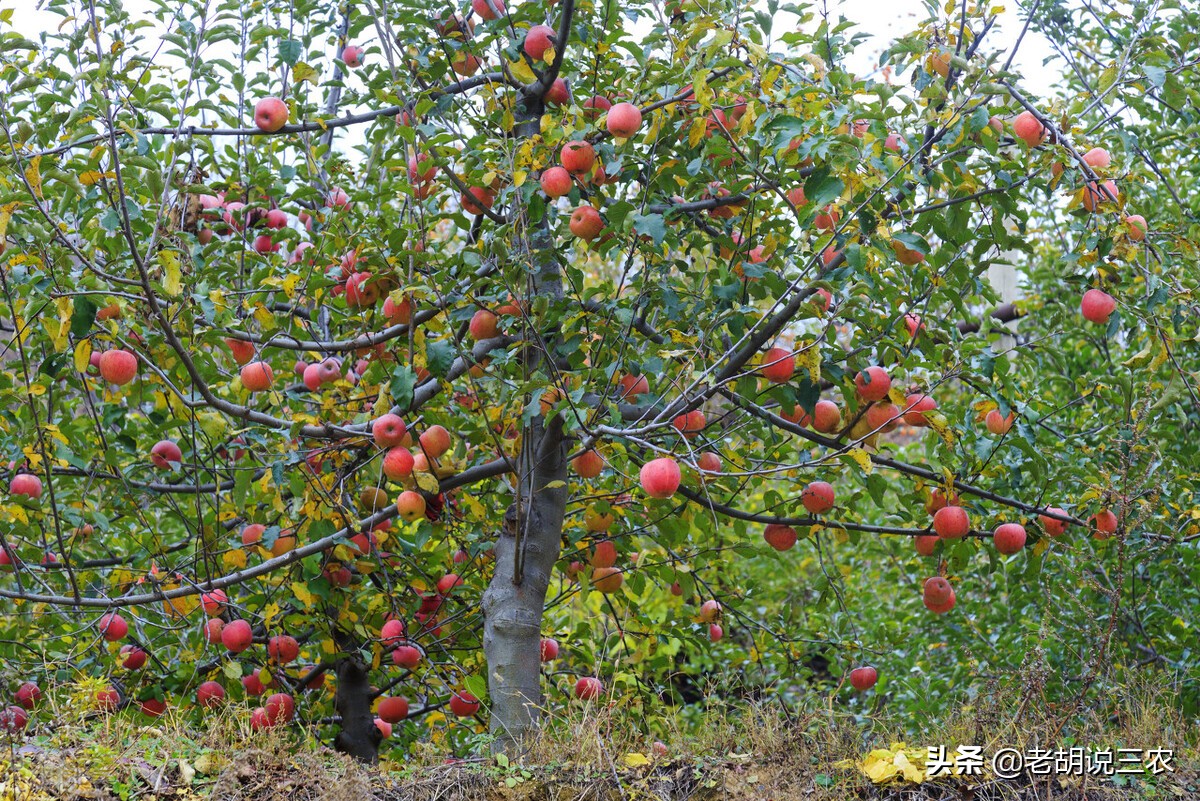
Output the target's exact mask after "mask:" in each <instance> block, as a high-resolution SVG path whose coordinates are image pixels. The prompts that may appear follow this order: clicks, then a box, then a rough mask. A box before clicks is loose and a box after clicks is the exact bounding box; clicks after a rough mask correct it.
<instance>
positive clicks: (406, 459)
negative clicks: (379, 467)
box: [383, 448, 414, 481]
mask: <svg viewBox="0 0 1200 801" xmlns="http://www.w3.org/2000/svg"><path fill="white" fill-rule="evenodd" d="M413 463H414V460H413V455H412V454H411V453H410V452H409V451H408V450H407V449H406V448H392V449H391V450H389V451H388V452H387V455H386V456H384V457H383V474H384V475H385V476H387V477H388V478H390V479H391V480H392V481H401V480H403V479H405V478H408V477H409V476H411V475H412V471H413Z"/></svg>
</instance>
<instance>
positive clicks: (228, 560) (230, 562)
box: [221, 548, 246, 570]
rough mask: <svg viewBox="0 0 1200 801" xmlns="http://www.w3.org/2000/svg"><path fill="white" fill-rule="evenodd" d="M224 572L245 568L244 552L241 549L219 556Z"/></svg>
mask: <svg viewBox="0 0 1200 801" xmlns="http://www.w3.org/2000/svg"><path fill="white" fill-rule="evenodd" d="M221 561H223V562H224V563H225V569H226V570H241V569H242V568H244V567H245V566H246V552H245V551H243V550H242V549H241V548H238V549H237V550H234V551H226V552H225V553H223V554H221Z"/></svg>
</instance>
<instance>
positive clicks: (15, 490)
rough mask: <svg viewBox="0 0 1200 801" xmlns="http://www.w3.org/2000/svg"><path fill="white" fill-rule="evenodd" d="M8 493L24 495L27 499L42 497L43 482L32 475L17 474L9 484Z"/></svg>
mask: <svg viewBox="0 0 1200 801" xmlns="http://www.w3.org/2000/svg"><path fill="white" fill-rule="evenodd" d="M8 491H9V493H10V494H12V495H24V496H25V497H26V498H35V499H36V498H40V497H42V480H41V479H40V478H38V477H37V476H35V475H32V474H30V473H17V474H16V475H15V476H13V477H12V481H10V482H8Z"/></svg>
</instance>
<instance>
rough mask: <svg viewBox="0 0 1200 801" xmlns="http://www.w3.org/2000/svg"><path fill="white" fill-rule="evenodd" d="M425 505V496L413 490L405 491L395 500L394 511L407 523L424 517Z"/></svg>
mask: <svg viewBox="0 0 1200 801" xmlns="http://www.w3.org/2000/svg"><path fill="white" fill-rule="evenodd" d="M427 505H428V504H427V503H426V501H425V496H423V495H422V494H421V493H419V492H414V491H413V490H405V491H404V492H402V493H400V497H399V498H397V499H396V509H397V510H398V511H399V513H400V517H401V518H402V519H403V520H404V521H405V522H408V523H411V522H413V521H414V520H420V519H421V518H423V517H425V509H426V506H427Z"/></svg>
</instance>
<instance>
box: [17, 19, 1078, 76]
mask: <svg viewBox="0 0 1200 801" xmlns="http://www.w3.org/2000/svg"><path fill="white" fill-rule="evenodd" d="M999 2H1003V0H996V3H995V4H997V5H998V3H999ZM30 5H31V4H30V0H0V9H4V8H12V9H14V10H15V12H16V14H15V15H14V19H13V22H14V25H15V28H16V30H17V31H18V32H19V33H21V34H22V35H24V36H26V37H29V38H35V37H36V35H37V34H38V33H39V32H41V31H46V30H53V29H54V28H56V27H57V26H58V25H59V24H60V23H61V22H62V18H61V17H60V16H58V15H57V14H52V13H49V12H46V11H43V10H41V9H42V7H43V6H44V5H45V0H38V2H37V8H36V9H33V8H30ZM124 6H125V8H126V9H128V10H129V12H130V13H131V14H132V15H134V16H138V15H139V14H138V12H139V9H145V8H147V7H148V3H147V2H146V0H124ZM1003 8H1004V10H1003V11H1002V12H1001V14H1000V23H999V25H998V27H997V29H995V30H994V31H992V32H991V33H989V34H988V41H989V43H990V45H991V46H992V47H996V48H998V47H1004V48H1008V47H1011V45H1012V43H1013V42H1014V41H1015V40H1016V38H1017V36H1018V35H1019V34H1020V31H1021V27H1022V25H1023V22H1024V17H1023V16H1022V15H1021V12H1020V9H1019V8H1018V7H1017V5H1016V1H1015V0H1008V3H1007V5H1005V6H1004V7H1003ZM829 10H830V15H831V16H833V17H837V16H838V15H840V16H842V17H845V18H846V19H849V20H853V21H854V22H855V23H857V24H858V25H859V27H860V29H861V30H862V31H864V32H866V33H867V34H869V35H870V37H871V39H870V40H869V41H868V42H867V44H866V46H864V47H862V48H859V50H858V51H857V52H856V53H855V54H854V57H853V58H852V59H851V63H850V64H849V66H850V67H851V68H852V69H853V70H854V71H855V72H857V73H859V74H860V75H861V74H866V73H869V72H872V71H873V70H874V69H875V68H876V67H877V65H878V63H879V55H880V53H882V52H883V50H884V49H885V48H886V47H887V45H888V43H889V42H890V41H891V40H892V39H894V38H895V37H897V36H899V35H901V34H903V33H906V32H908V31H910V30H912V29H913V28H914V27H915V26H916V24H917V23H918V22H919V21H920V20H921V19H923V18H924V17H925V13H926V12H925V8H924V3H922V2H921V0H830V2H829ZM142 13H143V14H144V13H145V12H142ZM781 14H782V12H781ZM1052 55H1053V50H1052V49H1051V47H1050V45H1049V43H1048V42H1047V41H1046V39H1045V37H1043V36H1041V35H1040V34H1038V33H1036V32H1034V31H1030V32H1029V33H1028V34H1026V36H1025V39H1024V40H1023V41H1022V43H1021V49H1020V52H1019V53H1018V56H1017V59H1016V62H1015V66H1016V68H1017V69H1018V70H1020V71H1021V72H1022V73H1023V74H1024V77H1025V80H1024V81H1023V83H1024V85H1025V87H1026V88H1027V89H1028V90H1030V91H1031V92H1032V93H1034V94H1035V95H1044V94H1046V93H1047V92H1048V91H1049V88H1050V87H1049V83H1048V80H1047V79H1048V77H1049V76H1050V75H1052V74H1053V73H1054V72H1055V71H1054V70H1048V69H1044V68H1043V67H1042V62H1043V61H1044V60H1045V59H1046V58H1048V57H1050V56H1052Z"/></svg>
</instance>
